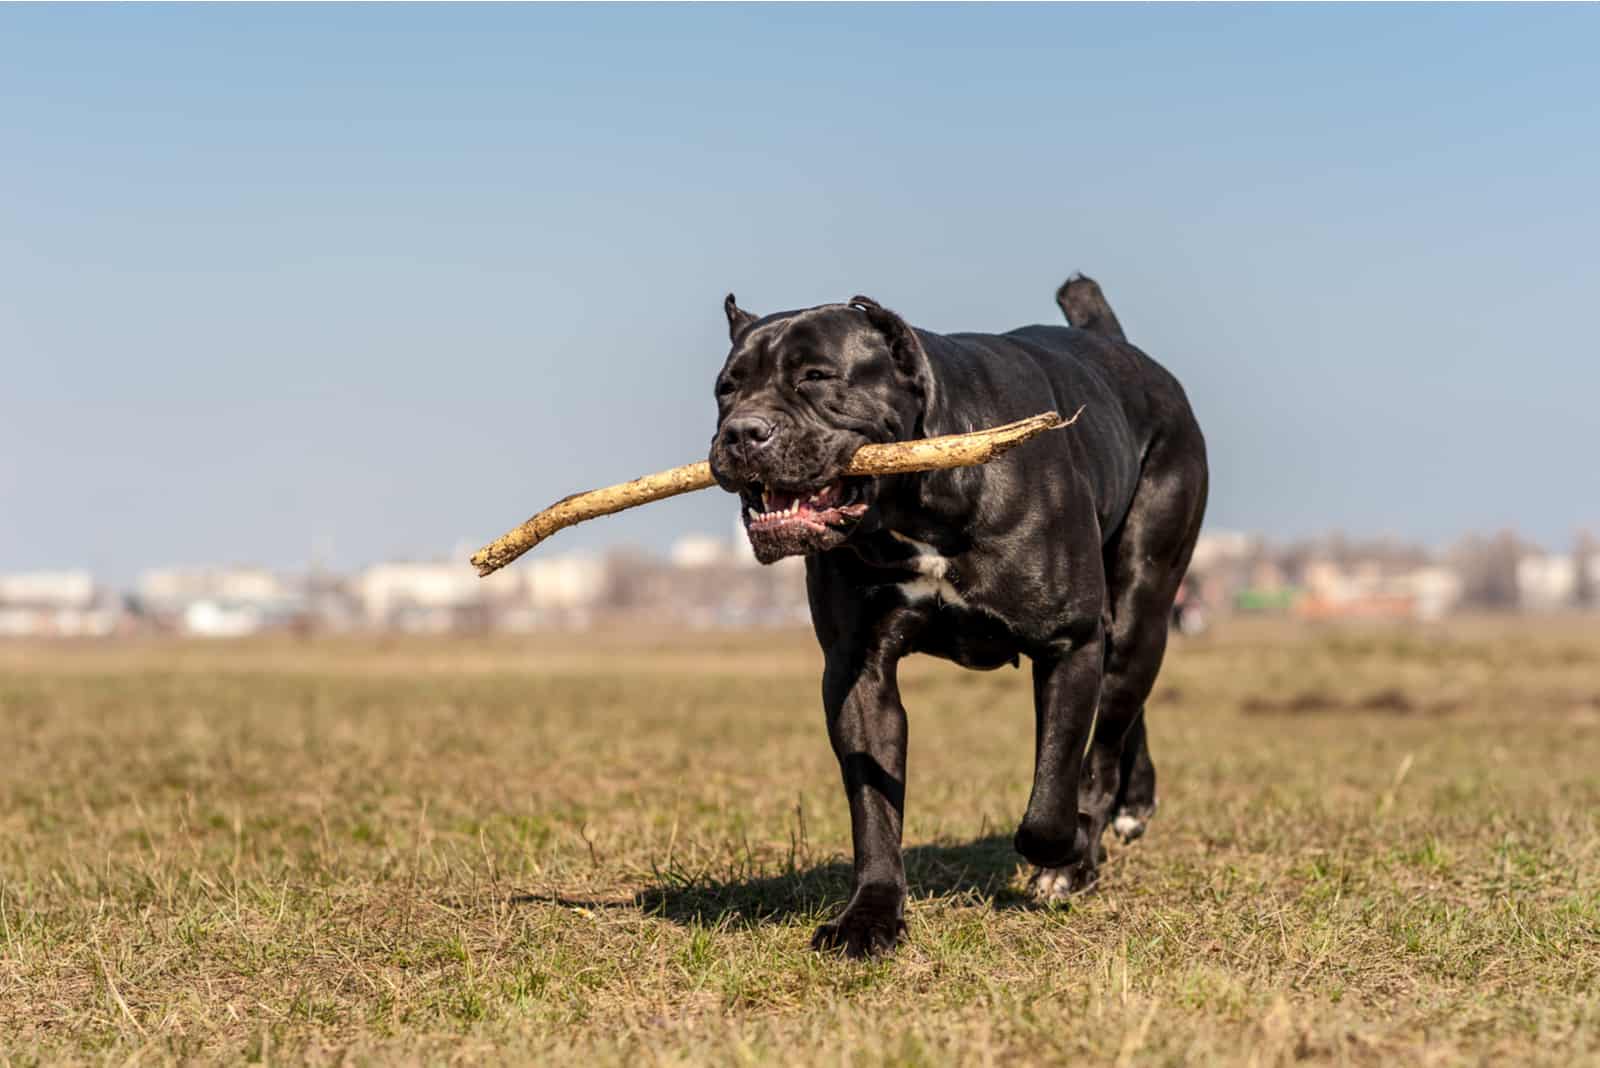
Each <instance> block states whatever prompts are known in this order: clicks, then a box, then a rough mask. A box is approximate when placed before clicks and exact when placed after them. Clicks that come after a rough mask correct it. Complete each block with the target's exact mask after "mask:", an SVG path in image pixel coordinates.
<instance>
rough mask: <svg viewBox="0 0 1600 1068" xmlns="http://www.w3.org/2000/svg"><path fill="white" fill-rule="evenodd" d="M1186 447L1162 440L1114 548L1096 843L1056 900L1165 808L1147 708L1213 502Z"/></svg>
mask: <svg viewBox="0 0 1600 1068" xmlns="http://www.w3.org/2000/svg"><path fill="white" fill-rule="evenodd" d="M1182 445H1183V447H1182V448H1177V447H1173V445H1172V444H1171V443H1169V444H1167V445H1165V446H1163V444H1162V443H1159V442H1158V443H1157V445H1156V446H1154V447H1153V448H1152V449H1151V452H1150V454H1149V456H1148V457H1147V459H1146V465H1145V470H1144V474H1143V475H1142V476H1141V478H1140V483H1139V489H1138V491H1137V493H1136V494H1135V497H1134V503H1133V507H1132V508H1131V509H1130V510H1129V513H1128V516H1127V518H1126V520H1125V521H1124V522H1123V525H1122V528H1121V530H1120V531H1119V532H1118V534H1117V536H1116V537H1115V538H1113V539H1112V542H1111V544H1110V545H1109V546H1108V547H1107V550H1106V580H1107V595H1108V603H1109V605H1110V622H1109V625H1108V627H1107V633H1106V661H1105V679H1104V681H1103V683H1102V686H1101V690H1100V706H1099V712H1098V715H1097V716H1096V718H1095V728H1094V738H1093V739H1092V740H1091V742H1090V743H1089V751H1088V754H1087V756H1086V759H1085V765H1084V770H1083V777H1082V780H1081V784H1080V787H1079V792H1078V809H1079V813H1080V819H1082V821H1083V823H1084V827H1085V831H1086V833H1087V834H1088V837H1089V843H1090V845H1089V848H1088V849H1087V850H1085V852H1084V855H1083V857H1082V859H1080V860H1079V861H1077V863H1076V865H1075V866H1074V867H1073V868H1072V869H1071V870H1069V871H1064V872H1059V873H1056V874H1055V875H1054V877H1053V883H1054V885H1055V886H1058V887H1060V888H1061V891H1058V892H1057V893H1056V894H1054V895H1050V896H1062V893H1063V892H1066V893H1070V892H1076V891H1078V890H1082V889H1085V888H1087V887H1089V886H1091V885H1093V884H1094V882H1095V880H1096V879H1097V878H1098V870H1097V869H1098V862H1099V860H1100V858H1101V848H1100V841H1101V839H1102V837H1103V836H1104V834H1105V831H1106V829H1107V827H1108V826H1110V827H1112V828H1113V829H1114V830H1115V831H1116V832H1117V834H1118V836H1119V837H1121V838H1122V839H1123V840H1125V841H1132V840H1133V839H1135V838H1138V837H1139V836H1140V835H1141V834H1143V833H1144V830H1145V826H1146V823H1147V821H1148V820H1149V818H1150V816H1151V814H1152V813H1153V812H1154V811H1155V806H1156V792H1155V786H1156V778H1155V765H1154V764H1153V763H1152V762H1151V760H1150V749H1149V741H1148V738H1147V737H1146V724H1145V719H1144V706H1145V700H1146V698H1148V697H1149V696H1150V691H1151V689H1152V688H1153V687H1154V686H1155V681H1156V675H1157V674H1158V673H1159V672H1160V670H1161V661H1162V657H1163V656H1164V655H1165V652H1166V647H1167V627H1168V623H1169V621H1170V620H1171V617H1172V602H1173V601H1174V600H1175V599H1176V598H1177V595H1178V585H1179V583H1181V582H1182V581H1183V573H1184V571H1185V569H1186V568H1187V567H1188V565H1189V556H1190V554H1191V553H1192V552H1193V550H1194V542H1195V539H1196V537H1198V535H1199V530H1200V520H1201V517H1202V515H1203V514H1204V511H1205V498H1206V467H1205V451H1204V446H1203V444H1201V443H1200V442H1199V440H1198V432H1196V436H1195V438H1194V439H1193V440H1189V439H1187V438H1185V439H1184V440H1183V442H1182Z"/></svg>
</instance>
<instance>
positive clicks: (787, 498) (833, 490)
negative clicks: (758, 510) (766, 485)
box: [762, 482, 839, 512]
mask: <svg viewBox="0 0 1600 1068" xmlns="http://www.w3.org/2000/svg"><path fill="white" fill-rule="evenodd" d="M838 498H839V484H838V483H837V482H834V483H830V484H829V485H826V486H824V487H822V488H821V489H819V490H816V491H813V492H809V493H804V492H802V493H789V492H787V491H785V490H777V489H773V490H767V492H766V494H765V495H764V497H763V500H762V504H763V505H764V506H765V508H766V510H767V511H769V512H783V511H787V510H789V509H790V508H793V507H794V506H795V505H797V504H798V505H800V510H802V511H818V512H820V511H822V510H823V509H825V508H828V507H829V506H831V505H832V504H833V503H834V502H835V501H836V500H838Z"/></svg>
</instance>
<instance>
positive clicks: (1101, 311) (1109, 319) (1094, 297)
mask: <svg viewBox="0 0 1600 1068" xmlns="http://www.w3.org/2000/svg"><path fill="white" fill-rule="evenodd" d="M1056 303H1057V304H1059V305H1061V313H1062V314H1063V315H1065V316H1066V317H1067V323H1068V325H1070V326H1075V327H1077V328H1078V329H1079V330H1091V331H1093V332H1094V333H1096V334H1104V335H1105V336H1106V337H1114V338H1116V339H1117V340H1118V341H1126V340H1128V335H1126V334H1124V333H1123V332H1122V324H1121V323H1119V322H1117V313H1116V312H1114V311H1112V310H1111V305H1110V304H1109V303H1107V302H1106V295H1105V294H1104V293H1102V292H1100V283H1099V282H1096V281H1095V280H1094V279H1093V278H1090V277H1089V276H1088V275H1085V274H1075V275H1073V276H1072V277H1071V278H1069V279H1067V280H1066V281H1065V282H1062V283H1061V288H1060V289H1058V290H1056Z"/></svg>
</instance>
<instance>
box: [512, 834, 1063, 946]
mask: <svg viewBox="0 0 1600 1068" xmlns="http://www.w3.org/2000/svg"><path fill="white" fill-rule="evenodd" d="M1018 863H1019V858H1018V857H1017V854H1016V853H1015V851H1014V850H1013V849H1012V845H1011V838H1010V836H1009V835H998V834H992V835H987V836H985V837H981V838H976V839H974V840H972V841H970V842H964V843H960V844H952V845H920V846H912V847H911V848H910V849H907V850H906V851H905V865H906V881H907V882H908V883H909V884H910V891H911V897H912V899H913V900H916V899H919V898H956V899H958V900H959V899H962V898H965V899H967V900H968V901H969V902H970V903H971V904H973V905H987V906H988V907H991V908H995V909H1014V908H1029V907H1032V904H1031V902H1030V900H1029V898H1028V896H1027V895H1026V894H1025V893H1022V892H1021V891H1020V890H1019V889H1017V887H1016V885H1015V881H1016V879H1015V877H1016V874H1017V866H1018ZM850 883H851V869H850V865H849V864H848V863H847V862H845V861H842V860H834V861H829V862H826V863H822V864H811V865H803V864H793V863H791V864H790V866H789V868H788V870H786V871H784V872H782V873H780V874H776V875H756V876H753V877H746V876H744V875H742V874H741V873H739V872H737V871H735V872H730V873H728V874H726V875H720V876H719V875H712V874H707V873H695V872H690V871H686V870H683V869H679V868H672V869H670V870H667V871H657V872H656V884H655V885H653V886H649V887H646V888H645V889H643V890H641V891H639V892H638V893H636V894H634V895H633V896H632V897H631V898H625V899H610V900H586V899H583V898H579V897H569V896H567V895H562V894H531V893H530V894H518V895H516V896H514V897H512V898H511V903H512V904H534V903H541V902H542V903H548V904H557V905H564V906H567V907H569V908H588V909H639V910H640V911H642V912H644V913H646V914H647V915H651V916H659V917H661V918H663V919H667V920H671V921H673V922H674V923H679V924H683V925H685V926H691V925H703V924H713V923H714V924H720V925H728V924H731V925H734V926H740V927H752V926H757V925H761V924H769V923H787V922H790V921H793V920H796V919H805V918H817V917H821V916H824V915H826V914H828V913H829V912H831V911H833V910H835V909H837V908H838V907H839V906H840V905H842V904H843V903H844V902H845V901H846V900H847V899H848V898H849V896H850Z"/></svg>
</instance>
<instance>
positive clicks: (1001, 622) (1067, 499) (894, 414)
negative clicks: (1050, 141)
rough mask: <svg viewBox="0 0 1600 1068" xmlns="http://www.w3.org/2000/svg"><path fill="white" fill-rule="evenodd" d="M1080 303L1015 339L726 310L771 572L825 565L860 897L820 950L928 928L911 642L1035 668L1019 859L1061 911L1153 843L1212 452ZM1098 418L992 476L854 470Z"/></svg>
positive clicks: (721, 442) (724, 449)
mask: <svg viewBox="0 0 1600 1068" xmlns="http://www.w3.org/2000/svg"><path fill="white" fill-rule="evenodd" d="M1056 299H1057V302H1058V303H1059V304H1060V306H1061V309H1062V311H1063V312H1064V313H1065V314H1066V317H1067V321H1068V323H1070V324H1071V325H1070V326H1066V327H1062V326H1025V327H1022V328H1021V329H1018V330H1013V331H1011V332H1009V333H1006V334H934V333H930V332H928V331H925V330H918V329H915V328H913V327H912V326H910V325H909V324H907V322H906V321H905V320H904V319H902V318H901V317H900V316H898V315H896V314H895V313H894V312H892V311H890V310H888V309H887V308H884V307H883V306H881V305H880V304H878V303H877V302H876V301H873V300H869V299H867V298H866V297H856V298H854V299H853V300H851V301H849V302H848V303H845V304H824V305H821V306H819V307H815V308H806V309H803V310H800V311H788V312H780V313H777V314H773V315H765V316H757V315H753V314H751V313H750V312H747V311H744V310H743V309H741V308H740V307H739V306H738V304H737V302H736V301H735V299H734V297H733V295H732V294H729V296H728V299H727V301H726V302H725V304H724V308H725V311H726V313H727V317H728V331H729V335H730V337H731V340H732V342H733V348H732V350H731V351H730V352H729V354H728V359H727V363H726V364H725V365H724V366H723V369H722V373H721V374H719V375H718V376H717V382H716V395H717V411H718V419H717V432H716V436H715V437H714V438H713V439H712V444H711V468H712V471H713V472H714V473H715V475H716V479H717V482H718V483H719V484H720V485H721V486H722V487H723V488H724V489H726V490H728V491H729V492H732V493H736V494H738V495H739V497H740V498H741V500H742V501H743V505H744V509H743V514H744V524H745V529H746V531H747V532H748V535H749V538H750V544H751V547H752V548H753V549H754V550H755V553H756V556H757V557H758V558H759V559H760V560H761V561H762V562H763V563H770V562H772V561H774V560H777V559H780V558H782V557H785V556H793V555H804V556H805V560H806V586H807V591H808V594H809V597H810V602H811V618H812V624H813V626H814V628H815V630H816V634H817V640H818V641H819V642H820V643H821V645H822V649H823V653H824V659H825V664H826V667H825V669H824V672H823V679H822V702H823V708H824V711H825V712H826V715H827V723H828V738H829V740H830V741H831V742H832V743H833V751H834V753H835V755H837V757H838V758H839V767H840V770H841V772H842V773H843V776H844V786H845V793H846V795H847V796H848V798H849V803H850V824H851V839H852V844H853V846H854V850H855V886H854V890H853V892H852V893H851V896H850V901H849V903H848V904H847V905H846V906H845V909H844V912H843V913H842V914H840V915H839V917H838V918H837V919H835V920H833V922H831V923H828V924H825V925H823V926H822V927H821V928H820V929H819V930H818V931H817V933H816V937H815V938H814V939H813V945H814V946H815V947H817V948H819V949H832V948H837V949H842V950H844V951H845V952H846V953H848V954H849V955H851V956H865V955H875V954H879V953H883V952H886V951H888V950H891V949H892V948H893V947H894V946H895V944H896V943H897V942H898V941H899V939H900V936H901V934H902V933H903V932H904V930H905V922H904V915H905V902H906V876H905V868H904V865H903V863H902V859H901V853H900V828H901V820H902V818H903V814H904V805H905V791H906V712H905V708H904V706H903V705H902V704H901V703H900V691H899V686H898V684H897V681H896V674H897V664H898V662H899V660H900V658H901V657H903V656H906V655H907V654H909V653H930V654H932V655H934V656H940V657H944V658H946V659H949V660H953V661H955V662H956V663H958V664H961V665H964V666H966V667H969V668H977V669H981V670H988V669H992V668H997V667H1000V666H1001V665H1004V664H1012V665H1017V664H1018V663H1019V660H1020V658H1021V657H1024V656H1026V657H1027V658H1028V659H1029V660H1030V661H1031V662H1032V668H1033V699H1034V716H1035V725H1036V726H1035V738H1036V746H1037V748H1036V752H1035V756H1034V771H1033V792H1032V794H1031V796H1030V797H1029V798H1028V807H1027V811H1026V812H1024V813H1023V816H1022V822H1021V824H1020V826H1018V828H1017V832H1016V837H1015V845H1016V849H1017V851H1018V852H1019V853H1021V854H1022V856H1023V857H1025V858H1026V859H1027V860H1028V861H1029V862H1031V863H1032V864H1033V865H1034V866H1035V867H1036V869H1037V870H1036V871H1035V873H1034V875H1033V878H1032V881H1031V883H1030V889H1031V892H1032V894H1033V895H1034V897H1035V898H1036V899H1038V900H1041V901H1046V902H1049V901H1056V900H1061V899H1063V898H1065V897H1067V896H1068V895H1070V894H1072V893H1075V892H1077V891H1080V890H1083V889H1086V888H1087V887H1089V886H1090V885H1091V884H1093V882H1094V881H1095V878H1096V869H1097V866H1098V865H1099V863H1100V861H1101V860H1102V858H1103V849H1102V847H1101V844H1100V842H1101V838H1102V836H1103V834H1104V832H1105V830H1106V828H1107V826H1108V825H1109V826H1110V827H1111V828H1112V829H1113V830H1114V831H1115V833H1116V834H1117V835H1118V836H1120V837H1121V838H1122V839H1124V840H1127V841H1131V840H1133V839H1134V838H1137V837H1138V836H1139V835H1140V834H1142V833H1143V832H1144V829H1145V823H1146V821H1147V820H1148V819H1149V817H1150V815H1151V814H1152V812H1153V811H1154V810H1155V807H1156V780H1155V768H1154V766H1153V765H1152V764H1151V762H1150V751H1149V748H1148V745H1147V743H1146V740H1145V722H1144V704H1145V699H1146V697H1148V696H1149V694H1150V689H1151V687H1152V686H1153V685H1154V683H1155V679H1156V672H1157V671H1158V670H1159V669H1160V667H1161V658H1162V654H1163V652H1164V651H1165V649H1166V644H1167V624H1168V620H1169V619H1170V618H1171V614H1172V603H1173V598H1174V597H1175V596H1176V594H1177V590H1178V585H1179V583H1180V582H1181V581H1182V579H1183V575H1184V570H1185V568H1186V567H1187V566H1188V563H1189V556H1190V553H1191V552H1192V550H1193V548H1194V543H1195V537H1196V536H1197V534H1198V533H1199V529H1200V520H1201V516H1202V513H1203V512H1204V511H1205V502H1206V484H1207V468H1206V450H1205V441H1204V439H1203V438H1202V437H1201V434H1200V428H1199V426H1198V425H1197V424H1196V422H1195V417H1194V413H1193V412H1192V411H1190V408H1189V402H1188V400H1187V398H1186V397H1185V396H1184V392H1183V388H1182V387H1181V386H1180V385H1179V384H1178V382H1177V380H1176V379H1175V378H1173V376H1172V375H1171V374H1170V373H1168V372H1167V371H1166V370H1165V369H1164V368H1163V367H1161V365H1160V364H1158V363H1156V362H1155V361H1154V360H1152V359H1151V358H1150V357H1148V356H1146V355H1145V354H1144V353H1143V352H1141V351H1139V350H1138V349H1137V348H1135V347H1134V346H1133V345H1131V344H1129V343H1128V342H1127V340H1126V339H1125V338H1124V336H1123V333H1122V327H1121V325H1120V324H1119V323H1118V321H1117V317H1116V315H1115V314H1114V313H1113V312H1112V311H1111V308H1110V306H1109V305H1108V304H1107V303H1106V300H1105V298H1104V296H1103V295H1102V293H1101V291H1100V287H1099V286H1098V285H1097V284H1096V283H1095V282H1094V281H1093V280H1091V279H1089V278H1085V277H1082V276H1075V277H1073V278H1071V279H1069V280H1068V281H1067V282H1066V283H1065V284H1064V285H1063V286H1062V287H1061V289H1060V290H1059V291H1058V293H1057V294H1056ZM1080 407H1081V408H1082V414H1081V415H1080V416H1079V417H1078V420H1077V422H1075V423H1073V424H1072V425H1071V426H1069V427H1067V428H1065V429H1060V430H1052V431H1049V432H1047V433H1045V434H1042V435H1040V436H1039V437H1037V438H1035V439H1033V440H1032V441H1030V442H1028V443H1027V444H1025V445H1022V446H1020V447H1019V448H1017V449H1016V450H1015V451H1013V452H1010V453H1007V454H1006V455H1005V456H1004V457H1003V458H1001V459H999V460H997V461H995V462H994V463H991V464H989V465H987V466H983V467H969V468H961V469H956V470H947V471H930V472H924V473H919V474H910V475H892V476H887V477H882V478H856V477H846V476H844V474H843V472H844V471H845V468H846V465H847V464H848V462H849V460H850V458H851V456H852V455H853V454H854V453H855V451H856V449H858V448H859V447H860V446H862V445H865V444H868V443H869V442H886V441H903V440H907V439H912V438H922V437H931V436H934V435H938V434H951V433H959V432H962V431H970V430H977V429H981V428H984V427H990V426H996V425H998V424H1001V423H1008V422H1011V421H1012V420H1014V419H1021V418H1024V417H1025V416H1030V415H1034V414H1036V413H1038V412H1041V411H1046V410H1049V409H1054V410H1056V411H1059V412H1061V413H1063V414H1070V413H1072V412H1075V411H1077V410H1078V409H1079V408H1080Z"/></svg>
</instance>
